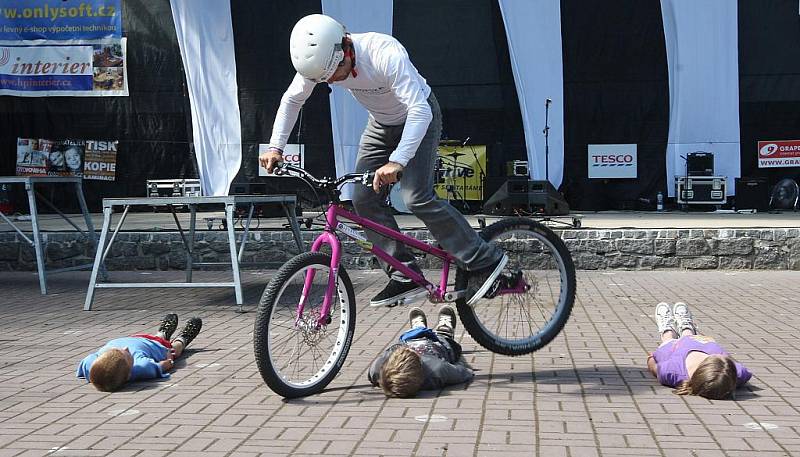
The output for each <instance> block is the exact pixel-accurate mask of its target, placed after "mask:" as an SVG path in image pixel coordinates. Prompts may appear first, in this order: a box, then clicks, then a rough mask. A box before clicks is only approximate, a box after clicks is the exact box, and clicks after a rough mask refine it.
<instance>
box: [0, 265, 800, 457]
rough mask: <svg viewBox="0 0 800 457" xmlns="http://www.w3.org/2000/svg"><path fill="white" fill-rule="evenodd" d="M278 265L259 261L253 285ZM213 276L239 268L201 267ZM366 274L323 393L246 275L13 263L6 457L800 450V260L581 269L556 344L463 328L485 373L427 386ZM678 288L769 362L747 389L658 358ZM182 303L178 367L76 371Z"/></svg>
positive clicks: (708, 326) (0, 354) (759, 365)
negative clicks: (268, 363)
mask: <svg viewBox="0 0 800 457" xmlns="http://www.w3.org/2000/svg"><path fill="white" fill-rule="evenodd" d="M146 273H149V274H151V275H152V274H157V275H159V276H165V277H174V278H175V279H176V280H180V277H181V275H182V273H180V272H146ZM271 273H272V272H263V273H259V272H245V273H244V274H243V275H244V278H243V279H244V281H245V284H246V287H245V296H246V299H247V300H248V302H250V303H253V302H255V301H257V299H258V296H259V295H260V292H261V289H263V286H264V284H265V283H266V281H267V280H268V278H269V276H270V275H271ZM144 274H145V273H139V272H126V273H120V272H114V273H113V276H112V278H113V279H114V280H119V281H126V280H134V278H133V277H136V278H135V279H137V280H138V279H141V276H142V275H144ZM204 275H206V276H209V275H212V276H215V277H218V276H219V275H220V273H210V272H201V273H196V274H195V280H198V281H201V280H202V279H203V277H204ZM353 276H354V277H355V278H356V280H355V281H354V282H356V284H357V286H356V293H357V297H358V303H359V306H358V317H357V319H358V320H357V324H356V336H355V340H354V344H353V348H352V350H351V351H350V356H349V357H348V360H347V362H346V364H345V366H344V368H343V369H342V372H341V374H340V375H339V377H337V379H335V380H334V382H333V383H331V385H330V386H329V388H328V390H327V391H325V392H324V393H322V394H320V395H317V396H314V397H309V398H305V399H299V400H292V401H283V400H282V399H281V398H279V397H277V396H276V395H274V394H273V393H272V392H271V391H270V390H269V389H268V388H267V387H266V385H265V384H264V383H263V381H262V380H261V378H260V376H259V374H258V370H257V369H256V365H255V362H254V359H253V349H252V324H253V318H254V313H252V312H250V313H246V314H237V313H235V312H234V310H235V309H236V306H235V305H234V301H233V297H232V291H229V290H227V289H220V290H216V289H152V290H151V289H135V290H120V289H115V290H108V289H104V290H98V292H97V297H96V300H95V304H94V307H95V310H93V311H91V312H84V311H82V310H81V308H82V304H83V298H84V295H85V292H86V285H87V283H88V273H86V272H78V273H69V274H64V275H55V276H52V277H51V281H50V290H51V291H52V293H51V294H50V295H47V296H41V295H39V293H38V285H37V281H36V277H35V276H34V275H32V274H30V273H0V457H2V456H18V455H20V456H31V455H35V456H42V455H53V456H67V455H73V456H93V455H115V456H117V455H118V456H134V455H136V456H161V455H170V456H192V457H196V456H200V455H203V456H205V455H208V456H227V455H236V456H255V455H265V456H266V455H268V456H277V455H319V454H320V453H324V454H326V455H363V456H373V455H388V456H406V455H420V456H445V455H446V456H471V455H481V456H482V455H500V454H502V455H542V456H571V457H577V456H616V455H636V456H643V455H648V456H649V455H661V456H732V457H733V456H736V457H745V456H747V457H749V456H754V455H758V456H759V457H770V456H787V455H797V456H800V376H798V374H797V368H798V367H800V357H799V356H798V349H800V348H798V346H799V344H798V339H797V333H798V328H800V317H798V310H800V308H799V307H800V298H798V297H800V272H787V271H763V272H731V271H728V272H723V271H710V272H685V271H669V272H664V271H659V272H626V271H614V272H609V271H605V272H586V271H583V272H579V275H578V279H579V283H578V284H579V286H578V297H577V300H576V305H575V309H574V311H573V316H572V318H571V319H570V321H569V323H568V325H567V328H566V330H565V331H564V332H563V333H562V334H561V335H560V336H559V337H558V338H557V339H556V340H555V341H554V342H553V343H552V344H550V345H549V346H548V347H546V348H545V349H543V350H541V351H539V352H537V353H535V354H533V355H532V356H525V357H518V358H508V357H504V356H498V355H495V354H492V353H490V352H488V351H486V350H484V349H482V348H481V347H479V346H477V345H476V344H475V343H474V342H473V341H472V339H471V338H470V337H469V336H468V335H466V334H464V333H463V328H461V327H459V329H458V330H459V331H458V332H457V333H458V336H459V337H460V338H461V341H462V344H463V345H464V349H465V356H466V358H467V361H468V362H469V363H470V364H471V365H472V366H474V367H475V368H476V369H477V370H478V371H477V372H476V377H475V380H474V381H473V382H472V383H471V384H469V385H468V386H456V387H451V388H447V389H444V390H442V391H435V392H425V393H423V394H422V395H420V396H418V397H417V398H414V399H408V400H400V399H387V398H385V397H384V396H383V394H382V393H381V392H380V391H379V390H378V389H375V388H372V387H371V386H370V385H369V383H368V382H367V380H366V370H367V368H368V365H369V363H370V362H371V360H372V357H374V356H375V355H376V354H377V352H378V351H379V350H380V349H381V348H382V347H384V346H385V345H387V344H389V343H390V342H392V341H393V340H394V339H395V338H396V337H397V336H398V335H399V334H400V333H401V331H402V330H403V329H404V327H405V325H406V324H405V320H406V317H405V314H406V309H404V308H395V309H389V310H386V309H371V308H369V307H368V306H367V301H368V298H369V297H370V296H371V295H372V294H374V293H375V292H377V290H378V289H379V288H380V287H381V286H382V277H381V275H380V274H379V273H375V272H355V273H354V274H353ZM126 277H127V278H126ZM678 299H681V300H684V301H687V302H688V303H690V304H691V305H692V306H693V310H694V313H695V315H696V317H697V320H698V321H699V323H700V325H701V330H703V331H705V332H706V333H708V334H711V335H715V336H717V338H718V339H719V340H720V341H721V342H722V343H723V344H724V345H725V346H726V347H727V348H728V349H729V350H730V351H731V352H732V353H733V354H734V355H735V356H736V357H737V358H738V359H739V360H741V361H742V362H744V363H745V364H746V365H747V366H748V367H749V368H751V370H752V371H753V372H754V373H755V376H754V378H753V380H752V381H751V384H750V386H749V387H748V388H747V389H745V390H740V391H739V393H738V395H737V400H736V401H709V400H706V399H703V398H699V397H679V396H676V395H673V394H672V393H671V389H668V388H665V387H661V386H659V385H658V384H657V383H656V382H655V380H654V379H652V378H651V377H650V376H649V374H647V372H646V367H645V355H646V353H647V351H649V350H652V349H654V347H655V346H656V344H657V337H656V335H655V329H654V327H655V325H654V323H653V321H652V318H651V317H650V314H651V311H652V308H653V306H654V304H655V303H656V302H658V301H660V300H667V301H676V300H678ZM249 309H251V310H252V307H250V308H249ZM426 309H428V310H430V312H431V314H435V309H436V307H435V306H434V305H426ZM168 311H175V312H178V313H179V314H180V316H181V317H182V318H183V319H184V320H185V319H186V318H187V317H189V316H190V315H199V316H202V318H203V320H204V330H203V332H202V333H201V335H200V336H199V337H198V339H197V340H196V341H195V343H193V345H192V346H191V347H190V348H189V350H188V351H187V357H185V358H184V359H183V360H182V361H180V362H179V363H178V364H177V367H178V368H177V369H176V371H175V372H174V374H173V375H172V378H171V379H169V380H165V381H161V382H138V383H133V384H130V385H128V386H127V387H125V388H124V389H123V390H122V391H120V392H116V393H113V394H108V393H102V392H98V391H96V390H95V389H93V388H92V387H91V386H89V385H86V384H84V383H82V382H80V381H79V380H77V379H75V377H74V370H75V366H76V364H77V362H78V361H79V360H80V359H81V358H82V357H83V356H84V355H86V354H88V353H89V352H91V351H93V350H94V349H96V348H97V347H99V346H101V345H102V344H103V343H104V342H105V341H106V340H108V339H110V338H113V337H117V336H121V335H126V334H130V333H133V332H139V331H151V330H152V329H153V328H154V326H155V325H157V322H158V320H159V319H160V318H161V316H162V315H163V314H165V313H166V312H168ZM426 418H427V420H426Z"/></svg>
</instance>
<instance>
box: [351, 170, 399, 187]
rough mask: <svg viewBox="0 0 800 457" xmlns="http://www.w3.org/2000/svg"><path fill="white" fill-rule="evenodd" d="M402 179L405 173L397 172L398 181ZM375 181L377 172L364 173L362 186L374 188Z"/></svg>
mask: <svg viewBox="0 0 800 457" xmlns="http://www.w3.org/2000/svg"><path fill="white" fill-rule="evenodd" d="M402 177H403V172H402V171H398V172H397V181H398V182H399V181H400V178H402ZM374 180H375V172H374V171H368V172H366V173H364V175H363V177H362V178H361V184H363V185H365V186H367V187H372V181H374ZM395 184H396V183H395Z"/></svg>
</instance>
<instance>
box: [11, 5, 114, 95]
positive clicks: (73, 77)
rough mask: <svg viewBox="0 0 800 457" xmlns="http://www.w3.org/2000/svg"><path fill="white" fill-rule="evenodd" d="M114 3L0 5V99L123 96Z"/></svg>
mask: <svg viewBox="0 0 800 457" xmlns="http://www.w3.org/2000/svg"><path fill="white" fill-rule="evenodd" d="M126 47H127V39H126V38H123V37H122V9H121V7H120V0H80V1H78V0H3V1H2V3H0V95H13V96H21V97H46V96H127V95H128V82H127V64H126Z"/></svg>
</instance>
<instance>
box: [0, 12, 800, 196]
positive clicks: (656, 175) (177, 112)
mask: <svg viewBox="0 0 800 457" xmlns="http://www.w3.org/2000/svg"><path fill="white" fill-rule="evenodd" d="M231 9H232V16H233V17H232V19H233V29H234V35H235V37H234V38H235V47H236V48H235V49H236V60H237V75H238V83H239V94H240V95H239V103H240V109H241V119H242V139H243V143H244V144H243V160H242V169H241V171H240V173H239V176H237V179H236V181H237V182H265V181H266V182H270V181H269V180H270V179H274V178H265V177H258V169H257V164H256V157H257V145H258V143H266V142H267V141H268V140H269V136H270V133H271V129H272V123H273V120H274V116H275V111H276V110H277V107H278V103H279V100H280V97H281V94H282V93H283V91H284V90H285V88H286V87H287V86H288V84H289V81H290V80H291V78H292V76H293V74H294V71H293V69H292V66H291V62H290V60H289V56H288V46H289V32H290V30H291V28H292V26H293V25H294V23H295V22H296V21H297V19H299V18H300V17H302V16H304V15H306V14H311V13H315V12H320V11H321V4H320V1H319V0H298V1H294V2H240V1H235V2H231ZM561 11H562V13H561V14H562V38H563V57H564V96H565V105H566V106H565V116H566V117H565V148H566V152H565V169H564V182H563V185H562V187H561V190H562V191H563V192H564V193H565V195H566V197H567V200H568V201H569V203H570V205H571V207H572V208H573V209H579V210H605V209H628V208H651V207H652V206H653V205H654V204H655V195H656V193H657V192H658V191H666V189H667V187H666V186H667V185H668V184H669V183H667V182H665V181H666V180H665V164H664V151H665V148H666V141H667V135H668V128H669V83H668V70H667V59H666V55H665V45H664V32H663V27H662V20H661V11H660V2H659V1H658V0H619V1H616V2H603V1H600V0H581V1H562V3H561ZM265 18H266V19H268V21H269V26H266V27H265V26H264V20H265ZM123 26H124V30H125V33H126V35H127V37H128V78H129V88H130V96H129V97H47V98H44V97H42V98H39V97H31V98H27V97H9V96H2V97H0V125H2V126H3V128H2V129H0V174H2V175H13V174H14V165H15V164H14V162H15V158H16V139H17V137H32V138H48V139H64V138H77V139H105V140H119V141H120V144H119V151H118V165H117V180H116V181H114V182H101V181H88V180H87V181H85V186H86V194H87V198H88V202H89V205H90V208H91V209H92V210H94V211H97V210H98V209H99V208H100V203H101V199H102V198H103V197H112V196H141V195H144V194H145V181H146V180H147V179H159V178H183V177H196V176H197V174H196V165H195V158H194V154H193V151H192V147H191V138H192V132H191V120H190V110H189V102H188V96H187V93H186V90H185V78H184V73H183V67H182V63H181V58H180V51H179V49H178V45H177V40H176V38H175V29H174V24H173V22H172V14H171V12H170V5H169V1H168V0H151V1H147V2H145V1H144V0H125V1H124V2H123ZM394 34H395V36H397V38H398V39H399V40H400V41H401V42H402V43H403V44H404V45H405V46H406V48H407V49H408V51H409V54H410V55H411V59H412V61H413V62H414V64H415V65H416V66H417V68H419V70H420V72H421V73H422V75H423V76H424V77H425V78H426V79H427V80H428V83H429V84H430V85H431V86H432V87H433V89H434V91H435V93H436V95H437V97H438V99H439V102H440V104H441V106H442V109H443V114H444V134H445V135H446V137H447V138H449V139H460V140H464V139H466V138H467V137H469V138H470V142H471V143H473V144H486V145H488V146H489V151H488V152H489V155H488V161H489V163H488V167H487V168H488V169H487V170H486V171H487V174H488V175H489V176H502V175H503V174H504V169H505V167H504V164H505V162H506V161H509V160H514V159H524V158H525V157H526V153H525V141H524V133H523V127H522V121H521V116H520V110H519V103H518V101H517V94H516V89H515V86H514V80H513V75H512V72H511V65H510V61H509V55H508V46H507V43H506V34H505V29H504V26H503V21H502V17H501V15H500V11H499V7H498V4H497V1H496V0H470V1H466V2H465V1H463V0H440V1H436V2H430V1H426V0H396V1H395V4H394ZM798 39H800V27H798V16H797V3H796V2H795V1H794V0H771V1H767V2H765V1H762V0H739V66H740V102H741V110H740V119H741V132H742V133H741V147H742V154H741V157H742V159H741V160H742V175H743V176H761V177H766V178H768V179H769V180H770V183H774V182H775V181H777V180H778V179H780V178H784V177H795V178H798V177H800V176H798V175H800V169H798V168H778V169H758V167H757V163H756V144H757V141H758V140H779V139H800V133H799V132H798V128H797V126H798V125H800V76H799V75H800V48H798V47H797V46H792V45H791V44H792V43H796V42H798ZM542 71H547V69H542ZM537 133H538V130H536V131H534V132H533V134H537ZM291 141H292V142H297V141H299V142H302V143H304V144H305V145H306V159H307V162H306V163H307V166H308V168H309V170H310V171H312V172H313V173H318V174H329V175H331V174H333V173H334V171H335V167H334V164H333V153H332V134H331V127H330V118H329V102H328V90H327V87H326V86H325V85H324V84H322V85H320V86H319V87H318V88H317V89H316V91H315V93H314V95H313V96H312V97H311V99H310V100H309V101H308V103H307V104H306V107H305V108H304V109H303V114H302V125H301V126H299V128H297V127H296V128H295V131H294V132H293V134H292V137H291ZM593 143H636V144H637V145H638V153H639V177H638V179H630V180H589V179H588V178H587V145H588V144H593ZM273 182H274V181H273ZM288 182H289V181H281V187H282V188H283V189H284V190H289V191H292V190H294V191H301V190H302V189H303V188H304V186H303V185H302V184H301V183H298V182H293V184H291V185H287V183H288ZM16 187H18V186H16ZM44 190H45V194H46V195H49V196H50V197H53V199H54V201H55V202H56V203H57V204H59V205H62V206H64V207H65V208H66V209H67V210H71V211H76V210H77V204H76V203H74V202H73V200H74V197H73V196H72V195H71V194H70V193H65V192H63V191H61V190H60V189H50V190H46V189H44ZM304 195H305V196H308V195H310V194H308V193H306V194H304ZM643 201H650V202H651V203H649V204H647V203H643ZM14 203H15V206H17V208H21V209H22V208H26V207H27V204H26V202H25V199H24V195H23V192H21V191H19V190H17V191H16V192H15V195H14Z"/></svg>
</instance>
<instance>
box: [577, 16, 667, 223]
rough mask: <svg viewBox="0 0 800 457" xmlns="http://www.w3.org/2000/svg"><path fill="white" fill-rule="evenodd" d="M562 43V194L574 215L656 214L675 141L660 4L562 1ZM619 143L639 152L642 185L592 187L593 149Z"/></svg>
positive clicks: (619, 182)
mask: <svg viewBox="0 0 800 457" xmlns="http://www.w3.org/2000/svg"><path fill="white" fill-rule="evenodd" d="M561 35H562V42H563V48H562V52H563V58H564V105H565V110H564V111H565V113H564V131H565V134H564V145H565V149H566V150H565V154H564V181H563V183H562V186H561V191H562V192H563V193H564V194H565V196H566V198H567V201H568V202H569V204H570V207H571V208H572V209H580V210H605V209H635V208H640V207H647V208H648V209H652V208H654V207H655V200H656V194H657V193H658V191H662V192H666V182H665V181H666V178H665V175H666V165H665V163H664V160H665V151H666V145H667V136H668V133H669V78H668V70H667V56H666V48H665V44H664V31H663V27H662V20H661V6H660V2H659V1H658V0H618V1H615V2H607V1H602V0H584V1H580V2H573V1H562V2H561ZM617 143H635V144H637V154H638V162H639V167H638V178H637V179H588V170H587V160H588V159H587V155H588V149H587V148H588V145H589V144H617ZM642 199H643V200H642ZM645 200H650V201H651V202H652V203H644V201H645Z"/></svg>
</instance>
